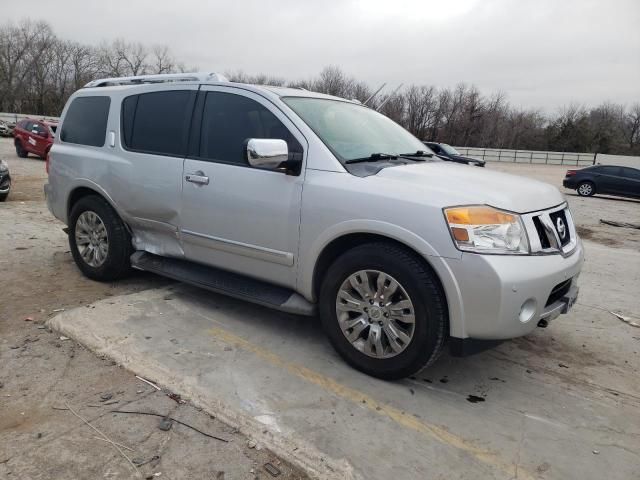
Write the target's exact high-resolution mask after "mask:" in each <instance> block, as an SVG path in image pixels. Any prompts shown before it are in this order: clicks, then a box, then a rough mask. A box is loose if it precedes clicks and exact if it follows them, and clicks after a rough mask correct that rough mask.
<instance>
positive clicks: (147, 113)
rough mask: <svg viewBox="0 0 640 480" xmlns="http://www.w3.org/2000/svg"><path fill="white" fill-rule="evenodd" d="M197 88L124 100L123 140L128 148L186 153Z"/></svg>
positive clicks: (146, 94) (155, 151)
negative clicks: (195, 89)
mask: <svg viewBox="0 0 640 480" xmlns="http://www.w3.org/2000/svg"><path fill="white" fill-rule="evenodd" d="M195 95H196V93H195V91H193V90H169V91H162V92H151V93H143V94H141V95H133V96H130V97H127V98H125V99H124V101H123V102H122V142H123V144H124V146H125V148H127V149H128V150H133V151H137V152H143V153H153V154H159V155H169V156H185V155H186V147H187V133H188V129H189V123H190V120H191V112H192V110H193V102H194V100H195Z"/></svg>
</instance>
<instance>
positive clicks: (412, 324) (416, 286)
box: [319, 243, 447, 379]
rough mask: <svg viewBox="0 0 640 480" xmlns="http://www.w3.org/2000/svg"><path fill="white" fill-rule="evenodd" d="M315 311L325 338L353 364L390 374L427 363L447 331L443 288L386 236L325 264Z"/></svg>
mask: <svg viewBox="0 0 640 480" xmlns="http://www.w3.org/2000/svg"><path fill="white" fill-rule="evenodd" d="M319 307H320V316H321V319H322V323H323V326H324V329H325V331H326V332H327V335H328V336H329V339H330V340H331V343H332V344H333V346H334V347H335V349H336V350H337V351H338V353H339V354H340V355H341V356H342V357H343V358H344V359H345V360H346V361H347V363H349V364H350V365H352V366H353V367H355V368H357V369H358V370H360V371H362V372H365V373H367V374H369V375H372V376H375V377H379V378H384V379H398V378H403V377H406V376H408V375H411V374H413V373H415V372H417V371H418V370H420V369H422V368H424V367H426V366H428V365H430V364H432V363H433V362H434V361H435V360H436V359H437V358H438V356H439V354H440V352H441V351H442V349H443V346H444V342H445V339H446V335H447V331H446V329H447V311H446V301H445V298H444V295H443V293H442V291H441V289H440V287H439V283H438V280H437V278H436V276H435V273H434V272H433V271H432V270H431V269H430V268H429V267H428V266H427V265H425V264H424V262H423V261H422V260H421V259H420V257H418V256H417V255H416V254H414V253H413V252H411V251H409V250H407V249H405V248H402V247H400V246H396V245H394V244H391V243H370V244H365V245H361V246H358V247H355V248H353V249H352V250H349V251H347V252H346V253H344V254H343V255H342V256H340V257H339V258H338V259H337V260H336V261H335V262H334V263H333V265H332V266H331V267H330V268H329V270H328V271H327V274H326V275H325V278H324V281H323V283H322V287H321V291H320V305H319Z"/></svg>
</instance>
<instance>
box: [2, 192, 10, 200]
mask: <svg viewBox="0 0 640 480" xmlns="http://www.w3.org/2000/svg"><path fill="white" fill-rule="evenodd" d="M8 196H9V192H7V193H0V202H4V201H5V200H6V199H7V197H8Z"/></svg>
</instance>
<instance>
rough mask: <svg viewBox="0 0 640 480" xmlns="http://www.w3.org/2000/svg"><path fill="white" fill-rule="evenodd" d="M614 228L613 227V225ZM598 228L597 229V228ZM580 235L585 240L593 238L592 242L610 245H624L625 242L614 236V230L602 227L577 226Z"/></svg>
mask: <svg viewBox="0 0 640 480" xmlns="http://www.w3.org/2000/svg"><path fill="white" fill-rule="evenodd" d="M612 228H613V227H612ZM596 229H597V230H596ZM576 231H577V232H578V235H579V236H580V238H582V239H583V240H591V241H592V242H596V243H599V244H601V245H606V246H608V247H619V246H622V245H623V242H621V241H620V240H617V239H615V238H612V237H613V232H608V231H605V230H604V228H602V227H600V228H599V227H593V228H590V227H585V226H582V225H578V226H576Z"/></svg>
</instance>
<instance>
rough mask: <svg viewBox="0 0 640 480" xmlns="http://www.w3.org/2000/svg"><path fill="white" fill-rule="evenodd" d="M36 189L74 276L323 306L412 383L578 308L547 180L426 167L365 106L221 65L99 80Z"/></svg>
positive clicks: (425, 156)
mask: <svg viewBox="0 0 640 480" xmlns="http://www.w3.org/2000/svg"><path fill="white" fill-rule="evenodd" d="M48 171H49V182H48V184H47V185H46V186H45V193H46V196H47V202H48V205H49V208H50V210H51V212H52V213H53V214H54V215H55V216H56V217H57V218H59V219H60V220H62V221H63V222H65V223H66V224H67V225H68V226H69V230H68V231H69V243H70V245H71V251H72V253H73V256H74V258H75V261H76V263H77V265H78V267H79V268H80V270H82V272H83V273H84V274H85V275H86V276H87V277H89V278H92V279H96V280H105V281H108V280H114V279H118V278H122V277H124V276H125V275H127V274H129V273H130V271H131V268H132V267H133V268H136V269H141V270H147V271H150V272H155V273H158V274H161V275H165V276H167V277H171V278H173V279H177V280H181V281H184V282H189V283H192V284H195V285H197V286H200V287H202V288H205V289H209V290H212V291H215V292H220V293H223V294H227V295H231V296H234V297H237V298H241V299H245V300H248V301H252V302H255V303H258V304H261V305H265V306H268V307H272V308H276V309H279V310H282V311H285V312H290V313H295V314H303V315H314V314H316V312H317V314H318V315H319V317H320V319H321V321H322V323H323V326H324V328H325V330H326V332H327V335H328V336H329V338H330V340H331V342H332V344H333V345H334V347H335V348H336V350H337V351H338V352H339V353H340V355H342V357H343V358H344V359H345V360H346V361H347V362H349V363H350V364H351V365H353V366H354V367H355V368H358V369H360V370H362V371H364V372H366V373H368V374H371V375H374V376H377V377H381V378H387V379H391V378H400V377H404V376H407V375H411V374H413V373H415V372H416V371H418V370H419V369H421V368H423V367H425V366H427V365H429V364H431V363H433V362H434V361H435V360H436V358H437V357H438V355H439V354H440V353H441V352H442V351H443V350H444V348H445V346H448V347H449V348H450V350H451V351H452V353H453V354H455V355H466V354H469V353H472V352H474V351H477V350H479V349H482V348H486V347H487V346H491V345H493V344H496V343H497V342H498V341H500V340H502V339H507V338H512V337H517V336H521V335H526V334H528V333H529V332H531V331H532V330H533V329H535V328H536V326H546V325H547V323H548V322H549V321H551V320H552V319H554V318H556V317H557V316H558V315H560V314H561V313H566V312H567V311H568V310H569V308H570V307H571V306H572V304H573V302H574V300H575V298H576V296H577V291H578V286H577V278H578V274H579V273H580V269H581V266H582V262H583V250H582V244H581V242H580V240H579V238H578V237H577V235H576V230H575V228H574V224H573V221H572V218H571V214H570V212H569V209H568V208H567V203H566V202H565V199H564V197H563V196H562V195H561V194H560V192H559V191H558V190H557V189H556V188H554V187H552V186H550V185H547V184H545V183H540V182H537V181H533V180H529V179H525V178H520V177H516V176H510V175H506V174H502V173H497V172H494V171H491V170H490V169H479V168H472V167H469V166H466V165H458V164H453V163H450V162H442V161H439V160H437V159H436V158H434V157H433V152H431V151H430V150H428V148H427V147H425V145H424V144H423V143H422V142H420V141H419V140H418V139H416V138H415V137H413V136H412V135H411V134H409V133H408V132H407V131H406V130H404V129H403V128H401V127H400V126H399V125H397V124H395V123H394V122H393V121H391V120H390V119H388V118H387V117H385V116H383V115H381V114H379V113H377V112H376V111H374V110H372V109H370V108H367V107H366V106H363V105H361V104H359V103H358V102H356V101H348V100H344V99H342V98H336V97H331V96H327V95H321V94H318V93H314V92H309V91H306V90H302V89H293V88H279V87H269V86H256V85H243V84H237V83H230V82H228V81H226V80H225V79H224V77H222V76H220V75H217V74H179V75H161V76H146V77H129V78H115V79H104V80H96V81H93V82H91V83H89V84H87V85H86V87H85V88H82V89H81V90H79V91H77V92H76V93H74V94H73V96H72V97H71V98H70V99H69V101H68V102H67V105H66V106H65V109H64V111H63V113H62V126H61V128H59V129H58V132H57V135H56V139H55V143H54V146H53V148H52V149H51V154H50V158H49V163H48Z"/></svg>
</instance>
